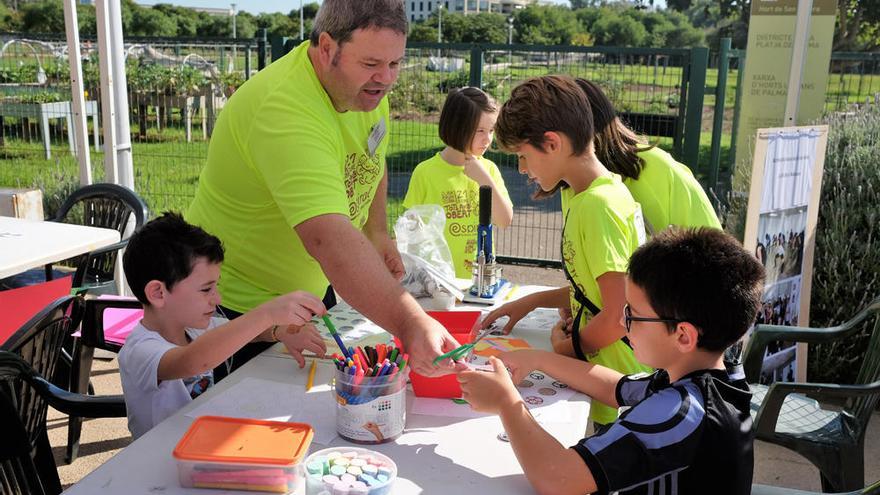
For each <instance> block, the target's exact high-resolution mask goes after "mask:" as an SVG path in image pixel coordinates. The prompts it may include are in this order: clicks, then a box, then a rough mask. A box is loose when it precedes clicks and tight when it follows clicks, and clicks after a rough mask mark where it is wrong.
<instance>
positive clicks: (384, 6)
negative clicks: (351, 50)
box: [309, 0, 409, 45]
mask: <svg viewBox="0 0 880 495" xmlns="http://www.w3.org/2000/svg"><path fill="white" fill-rule="evenodd" d="M358 29H390V30H392V31H394V32H396V33H399V34H402V35H404V36H406V34H407V33H408V32H409V23H407V22H406V9H405V8H404V5H403V1H402V0H324V2H323V3H322V4H321V7H320V8H319V9H318V15H317V16H315V24H314V27H313V28H312V33H311V34H310V35H309V41H310V42H311V43H312V45H317V44H318V38H319V37H320V36H321V33H324V32H326V33H327V34H329V35H330V37H331V38H333V40H335V41H336V42H337V43H339V44H340V45H342V44H343V43H346V42H347V41H349V40H350V39H351V35H352V33H354V32H355V31H357V30H358Z"/></svg>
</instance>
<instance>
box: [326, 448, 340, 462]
mask: <svg viewBox="0 0 880 495" xmlns="http://www.w3.org/2000/svg"><path fill="white" fill-rule="evenodd" d="M337 457H342V452H339V451H338V450H334V451H333V452H330V453H328V454H327V459H330V461H333V459H336V458H337Z"/></svg>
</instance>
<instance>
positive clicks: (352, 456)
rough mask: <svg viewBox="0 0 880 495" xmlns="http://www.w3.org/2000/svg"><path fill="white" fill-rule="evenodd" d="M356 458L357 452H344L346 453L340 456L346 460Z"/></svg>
mask: <svg viewBox="0 0 880 495" xmlns="http://www.w3.org/2000/svg"><path fill="white" fill-rule="evenodd" d="M357 456H358V453H357V452H346V453H344V454H342V457H346V458H348V459H354V458H356V457H357Z"/></svg>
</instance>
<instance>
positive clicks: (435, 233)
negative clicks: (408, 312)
mask: <svg viewBox="0 0 880 495" xmlns="http://www.w3.org/2000/svg"><path fill="white" fill-rule="evenodd" d="M445 226H446V213H445V212H444V211H443V208H442V207H441V206H440V205H417V206H414V207H412V208H410V209H408V210H406V211H405V212H404V213H403V215H401V216H400V218H398V219H397V222H396V223H395V224H394V233H395V236H396V238H397V249H398V251H400V255H401V258H402V259H403V265H404V268H405V269H406V275H404V277H403V280H401V284H402V285H403V287H404V288H405V289H406V290H407V292H409V293H410V294H411V295H412V296H413V297H414V298H416V301H418V303H419V304H420V305H421V306H422V307H423V308H425V309H428V310H441V309H450V308H452V306H454V305H455V300H456V298H459V299H460V298H462V297H463V294H461V293H460V291H458V289H457V288H456V287H455V270H454V268H453V265H452V253H451V252H450V251H449V245H447V244H446V239H445V238H444V237H443V229H444V227H445Z"/></svg>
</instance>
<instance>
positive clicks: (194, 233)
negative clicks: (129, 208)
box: [122, 212, 223, 305]
mask: <svg viewBox="0 0 880 495" xmlns="http://www.w3.org/2000/svg"><path fill="white" fill-rule="evenodd" d="M200 258H204V259H205V260H207V261H208V262H209V263H221V262H222V261H223V246H222V245H221V244H220V239H218V238H217V237H215V236H213V235H211V234H209V233H207V232H205V231H204V230H202V228H201V227H196V226H195V225H191V224H189V223H186V221H185V220H184V219H183V217H182V216H180V214H179V213H174V212H165V213H163V214H162V216H160V217H158V218H155V219H153V220H151V221H149V222H147V224H146V225H144V226H143V227H141V229H140V230H138V231H137V232H135V233H134V235H132V236H131V238H129V240H128V247H126V249H125V255H123V257H122V267H123V269H124V270H125V278H126V279H128V285H129V287H131V291H132V293H134V296H135V297H136V298H137V299H138V301H140V302H141V303H142V304H145V305H148V304H149V301H147V296H146V294H145V292H144V289H145V288H146V286H147V284H148V283H149V282H150V281H151V280H158V281H160V282H163V283H164V284H165V287H167V288H168V290H171V288H172V287H174V285H175V284H176V283H177V282H180V281H181V280H183V279H185V278H186V277H188V276H189V275H190V273H192V270H193V266H194V265H195V264H196V262H197V261H198V260H199V259H200Z"/></svg>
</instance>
